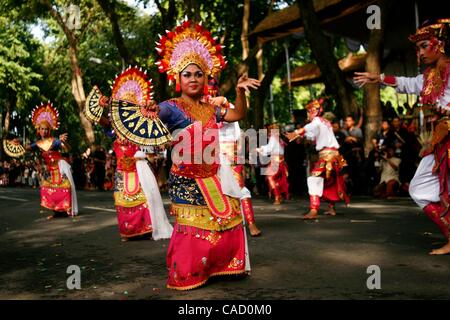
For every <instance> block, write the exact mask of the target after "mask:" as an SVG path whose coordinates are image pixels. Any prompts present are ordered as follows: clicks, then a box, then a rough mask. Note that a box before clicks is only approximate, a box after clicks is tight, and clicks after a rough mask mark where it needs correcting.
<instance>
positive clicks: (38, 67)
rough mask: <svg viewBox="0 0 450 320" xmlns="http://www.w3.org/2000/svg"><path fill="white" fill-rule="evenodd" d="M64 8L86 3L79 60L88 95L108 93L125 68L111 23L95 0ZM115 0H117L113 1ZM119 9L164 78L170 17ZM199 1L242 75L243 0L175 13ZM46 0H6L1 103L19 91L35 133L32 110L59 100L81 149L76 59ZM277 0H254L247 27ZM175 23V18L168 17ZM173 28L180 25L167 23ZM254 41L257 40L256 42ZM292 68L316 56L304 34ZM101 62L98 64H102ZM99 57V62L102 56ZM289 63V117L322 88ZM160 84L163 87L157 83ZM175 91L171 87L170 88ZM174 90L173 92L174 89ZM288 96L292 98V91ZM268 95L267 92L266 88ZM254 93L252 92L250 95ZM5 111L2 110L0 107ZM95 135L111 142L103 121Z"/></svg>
mask: <svg viewBox="0 0 450 320" xmlns="http://www.w3.org/2000/svg"><path fill="white" fill-rule="evenodd" d="M48 1H49V2H50V3H51V5H52V7H53V8H55V9H56V10H57V11H58V12H59V13H61V14H62V13H63V11H64V8H65V7H66V6H67V5H69V4H71V3H73V4H76V5H78V6H79V7H80V10H81V12H80V17H81V25H82V27H81V28H80V29H79V30H76V32H75V36H76V41H77V49H78V51H77V59H78V63H79V66H80V69H81V73H82V77H83V82H84V89H85V92H86V94H88V92H89V91H90V89H91V88H92V86H93V85H98V86H99V87H100V89H101V90H102V92H103V93H105V94H106V95H109V94H110V85H111V84H112V81H113V79H114V76H115V75H116V74H118V73H120V72H121V70H122V69H123V68H124V67H127V66H126V65H125V64H124V62H123V59H122V58H121V56H120V54H119V50H118V49H117V46H116V42H115V38H114V34H113V32H112V28H111V22H110V20H109V19H108V17H107V15H106V14H105V13H104V12H103V10H102V8H101V7H100V5H99V4H98V2H97V1H94V0H78V1H69V0H53V1H51V0H48ZM110 1H114V0H110ZM171 1H172V0H160V1H159V2H160V3H161V6H162V7H163V8H164V9H165V10H168V8H169V2H171ZM114 2H115V13H116V15H117V17H118V24H119V26H120V32H121V34H122V37H123V40H124V43H125V46H126V48H127V50H128V51H129V52H130V53H131V55H132V57H133V58H134V59H135V60H136V61H137V63H138V64H139V65H140V66H141V67H143V68H145V69H147V71H148V73H149V76H150V77H151V78H153V79H156V78H158V77H159V74H158V71H157V68H156V66H155V64H154V62H155V60H156V51H155V41H158V34H159V33H160V34H162V33H164V31H165V30H164V29H165V28H166V27H164V28H163V25H166V24H167V22H168V20H164V17H163V15H162V14H161V12H160V11H159V10H156V12H155V13H153V14H152V15H149V14H147V13H145V12H143V11H141V10H140V9H139V8H138V5H142V4H143V5H144V6H150V5H152V6H154V5H155V1H153V0H152V1H150V0H141V1H139V0H136V1H135V5H131V4H128V2H125V1H114ZM188 2H189V3H190V4H191V5H192V6H193V7H194V8H195V7H196V8H198V10H199V14H198V16H200V18H201V20H202V21H203V23H204V25H205V26H206V27H207V28H209V29H210V31H211V33H212V35H213V36H218V37H219V38H218V41H219V42H221V43H223V44H224V45H225V46H226V47H225V49H224V55H225V56H226V57H227V60H228V67H227V68H226V69H225V70H224V72H223V73H222V75H221V78H220V79H219V80H220V81H221V82H223V81H225V80H226V79H229V78H231V79H233V81H236V80H237V75H236V74H235V71H234V67H235V66H236V65H238V64H239V63H240V62H241V61H242V45H241V33H242V17H243V3H244V2H243V0H233V1H229V0H216V1H200V0H189V1H183V0H175V5H176V10H175V16H174V17H169V18H174V19H173V22H176V20H181V19H182V18H183V17H184V15H185V14H188V15H189V16H190V17H192V16H193V13H192V12H188V11H187V6H186V3H188ZM294 2H295V0H279V1H274V3H273V4H274V8H273V9H274V10H278V9H279V8H284V7H286V6H287V5H291V4H293V3H294ZM45 3H46V1H44V0H32V1H24V0H19V1H13V0H0V8H2V9H1V10H2V11H1V12H0V108H2V106H3V105H4V101H5V99H10V100H11V97H10V96H11V94H10V93H11V92H14V93H15V95H16V96H17V101H13V100H11V101H13V106H12V107H13V109H14V110H16V111H17V112H18V113H19V114H20V115H21V119H26V120H24V121H23V123H22V124H21V125H22V127H23V126H25V127H26V128H27V130H28V135H31V134H34V130H33V129H32V128H31V123H30V122H29V118H28V115H29V113H30V111H31V109H32V107H33V106H34V105H36V104H38V103H40V102H41V101H46V100H51V101H53V102H54V104H55V105H56V106H57V107H58V109H59V110H60V114H61V130H60V131H61V132H65V131H67V132H69V139H70V142H71V145H72V147H73V150H74V151H80V150H83V148H84V147H85V145H84V140H83V136H84V132H83V129H82V126H81V124H80V120H79V111H78V107H77V104H76V102H75V100H74V97H73V94H72V86H71V81H72V74H73V71H72V69H71V64H70V60H69V55H68V41H67V37H66V35H65V34H64V32H63V30H62V29H61V27H60V26H59V25H58V24H57V22H56V20H55V19H54V17H52V16H51V15H50V13H49V8H48V7H47V6H46V5H45ZM271 3H272V1H271V0H252V1H251V12H250V20H249V30H250V31H251V30H253V29H254V28H255V27H256V25H257V24H258V23H259V22H260V21H261V20H263V19H264V18H265V17H266V16H267V14H268V12H269V10H270V5H271ZM170 23H172V22H170ZM37 25H39V26H40V27H41V28H42V29H43V31H44V35H45V39H43V40H42V39H41V40H38V39H36V38H34V37H33V35H32V34H31V29H32V27H35V26H37ZM169 27H170V28H173V27H174V25H171V26H169ZM291 41H292V38H285V39H282V40H279V41H273V42H269V43H266V44H264V47H263V69H264V70H267V69H268V67H269V65H270V63H271V61H272V60H273V58H274V57H275V56H277V55H279V54H280V53H283V52H284V46H283V45H284V44H285V43H288V44H289V43H290V42H291ZM334 44H335V55H336V57H337V58H341V57H343V56H345V54H346V48H345V45H344V43H343V41H342V40H341V39H339V38H336V39H334ZM255 45H256V43H255V39H251V41H250V48H252V47H254V46H255ZM289 54H290V61H289V63H290V67H291V71H292V70H293V69H294V68H295V67H297V66H300V65H303V64H305V63H314V59H313V58H312V55H311V51H310V49H309V45H308V43H307V42H306V40H304V39H303V40H302V43H301V45H300V46H299V47H298V49H297V50H296V51H295V52H290V53H289ZM96 62H97V63H96ZM98 62H100V63H98ZM286 74H287V72H286V64H285V63H283V64H282V65H280V67H279V69H278V71H277V74H276V76H275V78H274V81H273V104H274V116H275V120H277V121H279V122H284V123H287V122H289V121H290V119H291V115H290V113H289V110H290V108H289V104H290V101H291V109H299V108H302V107H303V106H304V105H305V104H306V103H307V102H308V101H309V100H311V99H312V98H317V97H319V96H320V95H321V94H323V91H324V88H323V85H320V84H319V85H312V86H309V87H296V88H292V90H291V92H290V93H289V92H288V88H287V85H286V83H285V78H286ZM249 75H250V76H252V77H255V78H257V77H258V74H257V65H256V61H253V62H252V63H251V65H250V70H249ZM155 90H158V88H157V87H155ZM171 90H172V89H171ZM171 94H173V91H171ZM227 95H228V98H229V99H230V100H233V99H234V96H233V95H234V90H231V91H230V92H229V94H227ZM289 97H290V98H289ZM267 98H269V94H267ZM251 99H253V98H251ZM0 110H2V111H3V112H4V110H3V109H0ZM264 110H265V122H268V121H269V120H270V115H271V111H270V110H271V109H270V103H269V101H268V99H266V102H265V105H264ZM95 136H96V142H97V143H101V144H108V143H109V139H108V138H106V137H105V134H104V132H103V130H102V129H101V128H100V127H96V128H95Z"/></svg>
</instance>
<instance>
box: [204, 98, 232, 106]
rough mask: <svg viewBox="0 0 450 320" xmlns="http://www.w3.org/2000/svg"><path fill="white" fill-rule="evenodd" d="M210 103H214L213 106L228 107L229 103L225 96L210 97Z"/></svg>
mask: <svg viewBox="0 0 450 320" xmlns="http://www.w3.org/2000/svg"><path fill="white" fill-rule="evenodd" d="M208 103H209V104H212V105H213V106H220V107H226V105H227V104H228V99H227V98H225V97H223V96H219V97H209V98H208Z"/></svg>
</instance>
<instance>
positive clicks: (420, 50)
mask: <svg viewBox="0 0 450 320" xmlns="http://www.w3.org/2000/svg"><path fill="white" fill-rule="evenodd" d="M416 49H417V54H418V56H419V58H420V61H421V62H422V63H424V64H427V65H428V64H434V63H436V61H437V60H438V59H439V58H440V57H441V55H442V53H441V52H440V51H439V47H438V44H437V43H435V42H433V41H431V40H422V41H418V42H417V43H416Z"/></svg>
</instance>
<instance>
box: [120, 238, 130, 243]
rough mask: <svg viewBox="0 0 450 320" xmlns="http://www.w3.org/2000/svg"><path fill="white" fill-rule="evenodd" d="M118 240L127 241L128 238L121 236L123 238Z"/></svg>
mask: <svg viewBox="0 0 450 320" xmlns="http://www.w3.org/2000/svg"><path fill="white" fill-rule="evenodd" d="M120 240H121V241H122V242H127V241H128V238H125V237H123V238H121V239H120Z"/></svg>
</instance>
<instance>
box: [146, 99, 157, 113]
mask: <svg viewBox="0 0 450 320" xmlns="http://www.w3.org/2000/svg"><path fill="white" fill-rule="evenodd" d="M145 108H146V109H147V110H148V111H151V112H156V113H158V112H159V106H158V104H157V103H156V101H155V100H148V101H147V102H146V104H145Z"/></svg>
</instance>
